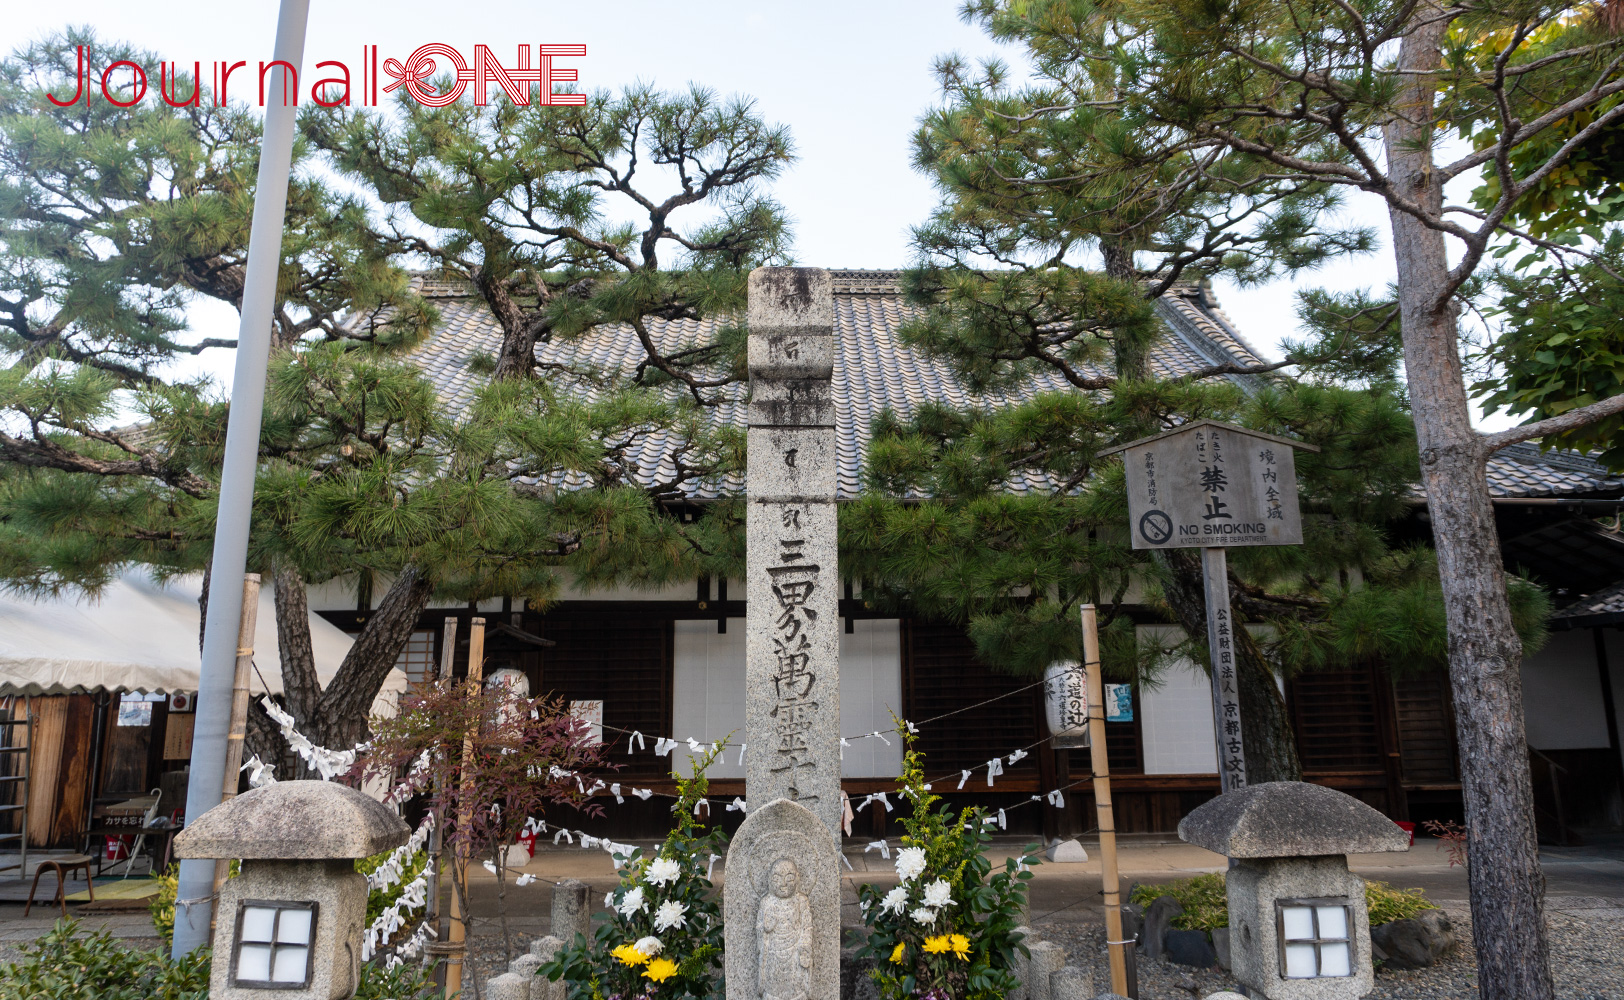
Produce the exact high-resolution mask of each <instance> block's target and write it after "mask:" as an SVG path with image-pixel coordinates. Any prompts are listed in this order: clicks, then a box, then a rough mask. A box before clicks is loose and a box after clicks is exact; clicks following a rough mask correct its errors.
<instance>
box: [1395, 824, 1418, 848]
mask: <svg viewBox="0 0 1624 1000" xmlns="http://www.w3.org/2000/svg"><path fill="white" fill-rule="evenodd" d="M1393 822H1395V823H1398V828H1399V829H1400V830H1403V831H1404V832H1405V833H1407V834H1409V835H1410V846H1411V847H1414V846H1415V824H1414V823H1403V822H1400V821H1398V820H1394V821H1393Z"/></svg>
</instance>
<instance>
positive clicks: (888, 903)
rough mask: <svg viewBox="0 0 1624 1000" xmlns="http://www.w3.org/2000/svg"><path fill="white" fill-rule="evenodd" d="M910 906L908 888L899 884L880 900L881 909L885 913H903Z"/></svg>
mask: <svg viewBox="0 0 1624 1000" xmlns="http://www.w3.org/2000/svg"><path fill="white" fill-rule="evenodd" d="M907 908H908V890H907V888H906V887H905V886H900V885H899V886H897V887H896V888H895V889H892V890H891V891H890V892H888V893H886V894H885V898H884V899H882V900H880V910H881V911H883V912H885V913H901V912H902V911H903V910H905V909H907Z"/></svg>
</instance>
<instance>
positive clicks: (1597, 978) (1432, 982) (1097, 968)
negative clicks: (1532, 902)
mask: <svg viewBox="0 0 1624 1000" xmlns="http://www.w3.org/2000/svg"><path fill="white" fill-rule="evenodd" d="M1449 916H1450V920H1451V922H1453V924H1454V925H1455V931H1456V933H1457V934H1458V935H1460V937H1461V946H1460V947H1459V948H1458V949H1456V951H1455V953H1454V954H1453V955H1450V956H1448V957H1447V958H1445V959H1444V960H1443V961H1442V962H1440V963H1439V964H1437V965H1435V966H1433V967H1432V968H1430V969H1414V970H1409V971H1381V970H1378V971H1377V973H1376V988H1375V989H1374V990H1372V991H1371V992H1370V993H1368V994H1366V995H1367V996H1368V997H1372V998H1379V1000H1467V998H1472V997H1476V996H1477V995H1478V993H1477V967H1476V963H1475V961H1474V960H1473V958H1472V943H1471V918H1470V917H1469V916H1468V915H1467V914H1466V913H1465V912H1463V911H1459V910H1453V909H1452V910H1450V913H1449ZM1547 923H1548V926H1549V927H1550V931H1551V964H1552V972H1553V975H1554V976H1555V979H1556V995H1557V996H1559V997H1561V998H1562V1000H1617V998H1619V997H1621V996H1624V910H1611V911H1595V912H1593V913H1592V914H1590V915H1586V916H1583V917H1581V916H1574V915H1569V914H1563V913H1553V914H1551V915H1550V916H1549V918H1548V920H1547ZM1037 930H1038V933H1039V935H1040V936H1041V937H1042V938H1043V939H1044V940H1047V941H1053V942H1054V943H1056V944H1058V945H1060V946H1061V947H1063V948H1065V949H1066V952H1067V954H1068V955H1069V956H1070V958H1069V962H1070V964H1073V965H1082V964H1083V962H1082V957H1083V956H1084V955H1087V956H1089V957H1090V958H1091V960H1092V966H1093V969H1094V988H1095V990H1096V991H1099V992H1104V991H1105V990H1107V989H1108V988H1109V987H1110V984H1111V974H1110V968H1109V966H1108V965H1107V962H1106V957H1105V931H1104V928H1103V927H1102V926H1101V925H1099V924H1090V923H1084V922H1078V921H1069V922H1064V923H1062V922H1059V921H1052V922H1040V923H1039V924H1038V926H1037ZM1234 988H1235V981H1234V980H1233V979H1231V978H1230V977H1229V974H1228V973H1226V972H1224V971H1222V970H1221V969H1189V968H1186V967H1184V966H1181V965H1169V964H1166V963H1163V962H1150V961H1146V960H1145V958H1144V956H1143V955H1142V954H1141V956H1140V961H1139V996H1140V1000H1190V998H1191V997H1205V996H1207V995H1208V994H1211V993H1216V992H1218V991H1219V990H1225V989H1234Z"/></svg>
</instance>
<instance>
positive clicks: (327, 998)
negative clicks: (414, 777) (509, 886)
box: [175, 781, 410, 1000]
mask: <svg viewBox="0 0 1624 1000" xmlns="http://www.w3.org/2000/svg"><path fill="white" fill-rule="evenodd" d="M409 835H410V831H409V830H408V829H407V828H406V824H405V823H403V822H402V821H401V819H400V817H398V816H396V815H395V814H394V813H393V812H391V811H390V810H389V809H388V808H386V807H385V806H384V805H383V804H382V803H380V802H378V801H377V800H375V799H373V798H371V797H369V796H367V795H364V794H362V793H361V792H358V791H356V790H355V789H353V788H348V787H346V786H344V785H339V784H334V783H332V782H327V781H280V782H277V783H276V784H274V785H266V786H264V787H262V788H256V789H254V790H252V791H249V792H246V793H244V794H242V795H239V796H237V797H236V798H234V799H231V800H229V801H226V802H223V803H221V804H220V805H217V806H215V807H214V808H213V809H210V810H209V811H208V812H206V813H204V814H203V815H201V816H199V817H198V818H197V819H196V821H194V822H192V823H191V824H189V825H188V826H187V827H186V830H185V831H184V832H182V833H181V834H180V835H179V836H178V837H176V838H175V852H176V853H177V854H178V855H179V856H180V857H183V858H217V859H221V858H241V859H242V873H241V874H239V875H238V876H237V877H236V878H232V879H228V880H227V881H226V883H225V884H224V885H223V886H221V887H220V898H219V900H218V902H217V904H216V909H215V922H214V942H213V943H214V964H213V969H212V971H211V973H210V976H209V996H210V998H211V1000H273V998H274V1000H344V998H346V997H350V996H353V995H354V994H355V989H356V986H357V985H358V983H359V980H360V974H361V932H362V929H363V926H364V924H365V922H366V912H367V884H366V879H365V877H363V876H362V875H360V874H358V873H357V872H356V870H355V864H354V862H355V859H356V858H365V857H369V856H371V855H373V854H377V853H379V852H380V851H387V850H389V849H391V848H394V847H399V846H400V845H401V844H403V843H405V842H406V839H407V837H408V836H409Z"/></svg>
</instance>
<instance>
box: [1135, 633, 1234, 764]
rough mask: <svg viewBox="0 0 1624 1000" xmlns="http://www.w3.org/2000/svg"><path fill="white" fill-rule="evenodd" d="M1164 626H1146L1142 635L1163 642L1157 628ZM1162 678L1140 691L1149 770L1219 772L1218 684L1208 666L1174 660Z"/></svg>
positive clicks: (1145, 750) (1141, 726)
mask: <svg viewBox="0 0 1624 1000" xmlns="http://www.w3.org/2000/svg"><path fill="white" fill-rule="evenodd" d="M1163 631H1165V630H1161V629H1155V628H1154V627H1146V628H1143V629H1141V630H1140V634H1141V635H1143V636H1144V637H1145V639H1146V640H1147V641H1162V640H1161V636H1160V635H1159V634H1154V633H1160V632H1163ZM1146 633H1153V634H1151V635H1146ZM1169 641H1170V640H1169ZM1158 681H1159V682H1158V683H1157V684H1156V685H1155V686H1154V687H1150V686H1146V687H1144V688H1142V689H1141V690H1140V692H1139V712H1140V723H1139V727H1140V731H1141V733H1142V734H1143V737H1144V753H1145V773H1146V774H1216V773H1218V751H1217V748H1216V747H1214V745H1213V739H1212V684H1211V682H1210V681H1209V680H1208V679H1207V674H1206V671H1204V670H1202V669H1201V668H1200V667H1198V666H1196V665H1195V664H1194V663H1191V662H1190V661H1188V660H1181V661H1178V662H1176V663H1171V664H1168V666H1167V668H1166V669H1165V670H1163V671H1162V673H1161V676H1160V678H1159V679H1158Z"/></svg>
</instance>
